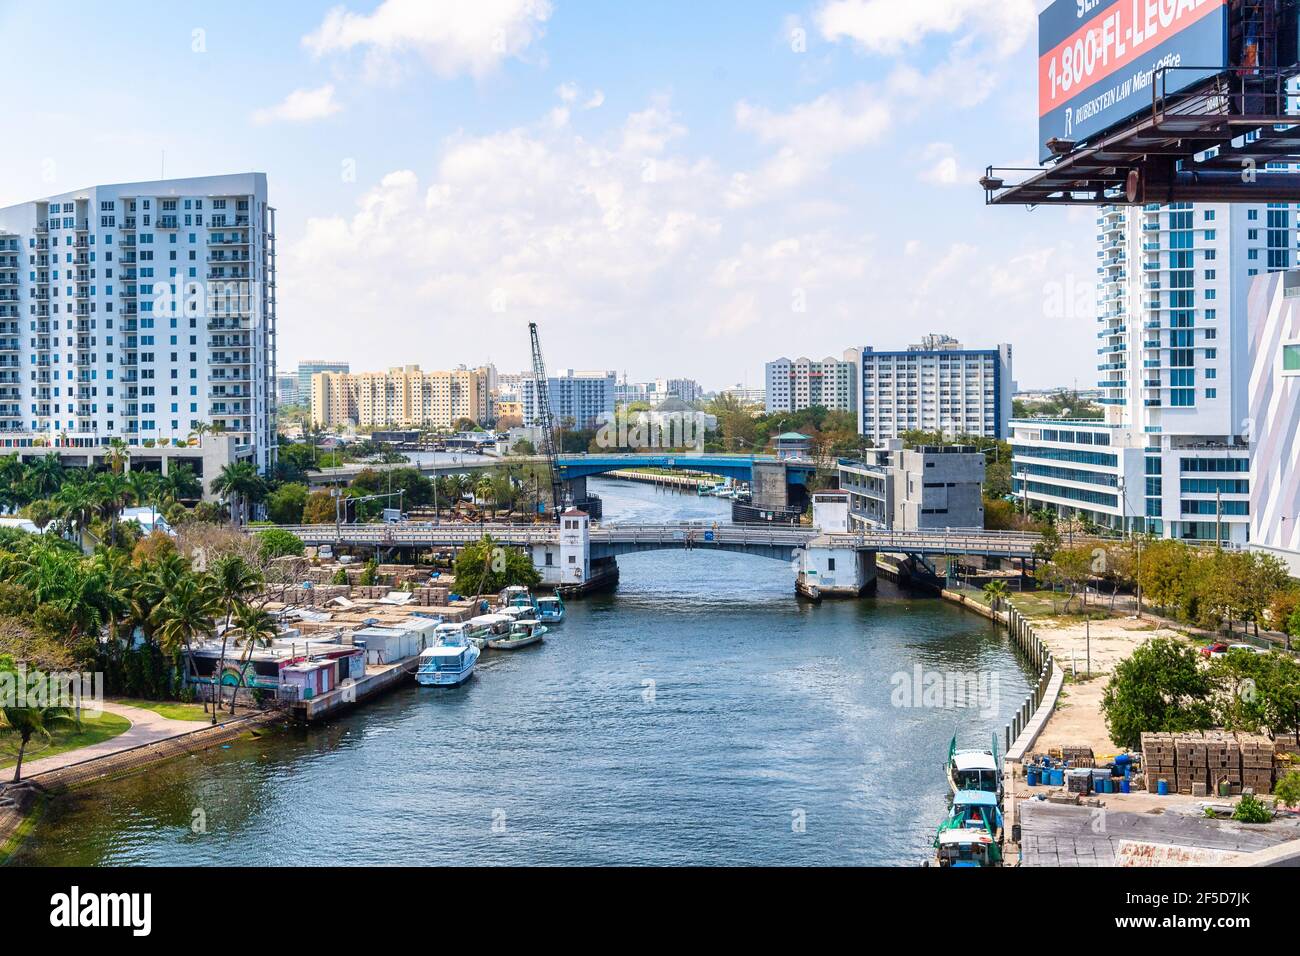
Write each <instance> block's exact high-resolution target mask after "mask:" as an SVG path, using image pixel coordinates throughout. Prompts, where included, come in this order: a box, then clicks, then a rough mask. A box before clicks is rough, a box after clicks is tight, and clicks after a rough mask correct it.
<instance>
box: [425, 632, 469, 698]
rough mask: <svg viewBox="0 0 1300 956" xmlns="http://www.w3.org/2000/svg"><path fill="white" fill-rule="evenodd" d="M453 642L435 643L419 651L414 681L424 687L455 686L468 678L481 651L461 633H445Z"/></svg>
mask: <svg viewBox="0 0 1300 956" xmlns="http://www.w3.org/2000/svg"><path fill="white" fill-rule="evenodd" d="M446 637H447V639H449V640H451V641H453V642H454V643H449V644H443V643H439V644H435V645H433V647H426V648H425V649H424V650H422V651H421V652H420V666H419V667H418V668H417V669H416V671H415V679H416V681H417V682H418V683H419V684H420V685H421V686H424V687H457V686H459V685H461V684H463V683H465V681H467V680H469V679H470V677H471V676H472V675H473V673H474V665H475V663H477V661H478V658H479V654H481V653H482V651H480V650H479V649H478V648H477V647H475V646H474V645H473V644H472V643H470V642H469V641H468V640H467V639H465V637H464V636H463V634H462V635H451V634H449V635H446Z"/></svg>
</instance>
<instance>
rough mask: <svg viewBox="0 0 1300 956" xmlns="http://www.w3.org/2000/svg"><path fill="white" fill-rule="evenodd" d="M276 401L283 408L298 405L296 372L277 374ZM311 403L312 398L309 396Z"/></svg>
mask: <svg viewBox="0 0 1300 956" xmlns="http://www.w3.org/2000/svg"><path fill="white" fill-rule="evenodd" d="M275 401H276V404H278V405H280V406H281V407H283V406H285V405H297V404H298V374H297V373H296V372H276V373H275ZM308 401H310V396H308Z"/></svg>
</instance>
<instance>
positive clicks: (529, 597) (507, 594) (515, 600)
mask: <svg viewBox="0 0 1300 956" xmlns="http://www.w3.org/2000/svg"><path fill="white" fill-rule="evenodd" d="M497 607H498V608H501V609H504V608H508V607H526V608H528V609H529V610H533V611H535V610H537V601H536V599H534V597H533V592H532V591H530V590H528V588H526V587H524V586H523V585H522V584H512V585H510V586H509V587H508V588H504V589H503V590H502V591H501V593H500V594H498V595H497Z"/></svg>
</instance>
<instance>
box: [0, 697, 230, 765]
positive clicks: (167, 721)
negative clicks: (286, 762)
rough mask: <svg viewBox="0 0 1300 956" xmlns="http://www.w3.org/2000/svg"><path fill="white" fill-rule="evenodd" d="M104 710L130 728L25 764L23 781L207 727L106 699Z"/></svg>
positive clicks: (204, 721) (202, 723) (203, 722)
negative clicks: (92, 742) (120, 718)
mask: <svg viewBox="0 0 1300 956" xmlns="http://www.w3.org/2000/svg"><path fill="white" fill-rule="evenodd" d="M103 707H104V710H106V711H108V712H109V713H110V714H117V715H118V716H119V717H125V718H126V719H127V720H129V721H131V727H130V729H128V730H127V731H125V732H124V733H120V734H118V735H117V736H116V737H113V738H110V739H109V740H103V741H100V742H99V743H97V744H91V745H89V746H88V747H79V748H77V749H76V750H68V751H65V752H64V753H61V754H55V755H54V756H52V757H41V758H39V759H37V760H27V761H24V762H23V779H24V780H30V779H31V778H33V777H35V776H37V775H38V774H42V773H47V772H49V771H51V770H59V769H60V768H62V767H68V766H71V765H72V764H75V763H81V762H82V761H83V760H91V759H93V758H95V757H103V756H106V755H108V754H114V753H119V752H120V751H123V750H130V749H131V748H132V747H139V746H141V745H142V744H151V743H156V742H158V741H159V740H166V739H167V738H169V737H179V736H180V735H181V734H188V733H191V732H193V731H195V730H199V729H201V728H203V727H206V726H208V722H207V721H206V720H172V719H171V718H170V717H164V716H162V714H156V713H154V712H153V711H152V710H144V709H142V708H140V707H129V706H127V705H126V704H116V703H113V702H111V701H107V700H106V701H104V704H103Z"/></svg>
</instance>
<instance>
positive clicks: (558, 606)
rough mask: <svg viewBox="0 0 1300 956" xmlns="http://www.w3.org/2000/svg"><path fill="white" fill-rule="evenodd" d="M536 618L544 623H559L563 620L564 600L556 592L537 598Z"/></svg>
mask: <svg viewBox="0 0 1300 956" xmlns="http://www.w3.org/2000/svg"><path fill="white" fill-rule="evenodd" d="M537 619H538V620H539V621H542V622H543V623H545V624H559V623H560V622H561V621H563V620H564V600H563V598H561V597H560V596H559V595H558V594H552V595H548V596H547V597H540V598H538V599H537Z"/></svg>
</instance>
